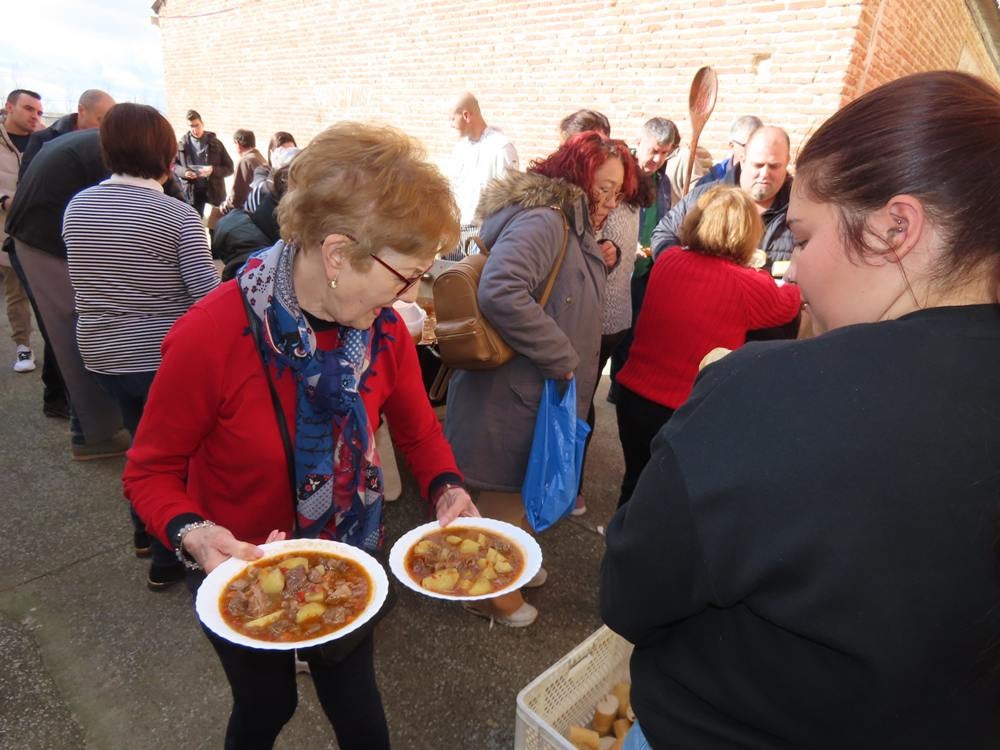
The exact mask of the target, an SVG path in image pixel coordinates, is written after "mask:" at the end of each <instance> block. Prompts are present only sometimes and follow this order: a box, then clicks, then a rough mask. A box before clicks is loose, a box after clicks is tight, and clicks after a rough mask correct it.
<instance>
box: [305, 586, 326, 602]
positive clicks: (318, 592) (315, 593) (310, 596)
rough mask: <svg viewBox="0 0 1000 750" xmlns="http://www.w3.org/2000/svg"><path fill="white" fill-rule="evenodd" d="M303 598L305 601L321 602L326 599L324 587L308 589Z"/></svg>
mask: <svg viewBox="0 0 1000 750" xmlns="http://www.w3.org/2000/svg"><path fill="white" fill-rule="evenodd" d="M303 598H304V599H305V600H306V601H307V602H321V601H323V600H324V599H326V589H324V588H323V587H322V586H319V587H317V588H316V589H310V590H309V591H307V592H306V595H305V596H304V597H303Z"/></svg>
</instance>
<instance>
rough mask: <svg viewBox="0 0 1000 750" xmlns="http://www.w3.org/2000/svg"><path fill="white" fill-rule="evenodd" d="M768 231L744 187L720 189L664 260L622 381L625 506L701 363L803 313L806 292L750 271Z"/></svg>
mask: <svg viewBox="0 0 1000 750" xmlns="http://www.w3.org/2000/svg"><path fill="white" fill-rule="evenodd" d="M762 234H763V225H762V224H761V220H760V216H759V214H758V213H757V209H756V207H755V205H754V203H753V201H751V200H750V198H749V197H748V196H747V195H746V194H745V193H744V192H743V191H742V190H740V189H739V188H730V187H718V188H714V189H712V190H709V191H708V192H706V193H705V194H704V195H703V196H701V198H699V200H698V204H697V206H696V207H695V208H694V209H692V210H691V211H690V212H689V213H688V215H687V217H686V218H685V220H684V225H683V227H682V228H681V241H682V242H684V246H683V247H672V248H669V249H667V250H666V251H664V252H663V253H662V254H661V255H660V257H659V258H657V260H656V263H655V264H654V266H653V270H652V271H651V273H650V276H649V286H648V288H647V292H646V298H645V299H644V300H643V303H642V310H641V311H640V313H639V319H638V321H637V322H636V324H635V338H634V340H633V342H632V348H631V349H630V350H629V357H628V362H626V364H625V366H624V367H623V368H622V370H621V371H620V372H619V373H618V376H617V378H616V381H617V383H618V385H619V387H620V391H619V393H620V395H619V396H618V399H617V402H616V409H617V412H618V437H619V439H620V440H621V444H622V452H623V453H624V456H625V476H624V477H623V479H622V490H621V496H620V497H619V498H618V507H621V506H622V505H623V504H625V503H626V502H628V499H629V498H630V497H631V496H632V491H633V490H634V489H635V485H636V482H637V481H638V480H639V474H640V473H642V470H643V468H644V467H645V466H646V462H647V461H649V444H650V442H651V441H652V439H653V438H654V437H655V436H656V433H657V432H659V431H660V428H661V427H663V425H664V424H666V423H667V420H668V419H670V417H671V416H672V415H673V413H674V410H675V409H677V407H679V406H680V405H681V404H682V403H684V401H685V400H687V397H688V395H689V394H690V393H691V388H692V387H693V386H694V379H695V376H696V375H697V374H698V363H699V362H701V360H702V358H703V357H704V356H705V355H706V354H708V353H709V352H710V351H711V350H712V349H715V348H716V347H724V348H726V349H735V348H737V347H739V346H741V345H742V344H743V343H744V342H745V341H746V334H747V331H750V330H753V329H755V328H769V327H771V326H778V325H783V324H785V323H788V322H789V321H791V320H793V319H794V318H795V316H796V315H798V312H799V308H800V306H801V299H800V297H799V290H798V287H796V286H794V285H791V284H789V285H786V286H782V287H779V286H778V285H777V284H775V282H774V280H773V279H772V278H771V277H770V276H769V275H768V274H767V273H765V272H763V271H757V270H754V269H752V268H748V267H747V266H748V264H749V263H750V259H751V258H752V257H753V253H754V249H755V248H756V247H757V243H758V242H759V241H760V238H761V235H762Z"/></svg>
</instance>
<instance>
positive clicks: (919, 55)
mask: <svg viewBox="0 0 1000 750" xmlns="http://www.w3.org/2000/svg"><path fill="white" fill-rule="evenodd" d="M937 69H961V70H967V71H968V72H970V73H975V74H976V75H980V76H983V77H984V78H987V79H989V80H991V81H992V82H993V83H994V84H996V85H1000V72H998V71H997V69H996V68H995V67H994V66H993V64H992V63H991V61H990V59H989V56H988V55H987V52H986V48H985V46H984V43H983V40H982V38H981V36H980V35H979V33H978V32H977V31H976V29H975V27H974V26H973V23H972V18H971V16H970V15H969V10H968V8H967V7H966V4H965V3H964V2H963V1H962V0H936V1H935V2H929V1H928V0H865V3H864V7H863V8H862V11H861V14H860V19H859V23H858V33H857V39H856V45H855V48H854V50H853V54H852V56H851V62H850V64H849V65H848V68H847V71H846V74H845V79H844V97H843V98H844V101H845V102H846V101H849V100H850V99H853V98H855V97H857V96H858V95H860V94H862V93H864V92H865V91H870V90H871V89H873V88H875V87H877V86H879V85H881V84H883V83H886V82H888V81H891V80H893V79H894V78H899V77H900V76H904V75H907V74H909V73H917V72H919V71H921V70H937Z"/></svg>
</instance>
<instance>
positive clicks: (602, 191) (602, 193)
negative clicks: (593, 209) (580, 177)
mask: <svg viewBox="0 0 1000 750" xmlns="http://www.w3.org/2000/svg"><path fill="white" fill-rule="evenodd" d="M595 192H596V193H597V197H598V198H599V199H600V201H601V202H602V203H603V202H604V201H606V200H607V199H608V198H610V199H611V200H612V201H614V204H615V205H616V206H617V205H618V204H619V203H621V202H622V198H623V197H624V194H623V193H622V191H621V190H619V191H618V192H616V193H612V192H611V190H610V189H609V188H606V187H600V186H599V187H598V188H597V189H596V190H595Z"/></svg>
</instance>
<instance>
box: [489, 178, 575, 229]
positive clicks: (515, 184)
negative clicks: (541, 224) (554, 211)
mask: <svg viewBox="0 0 1000 750" xmlns="http://www.w3.org/2000/svg"><path fill="white" fill-rule="evenodd" d="M513 205H519V206H522V207H524V208H545V207H546V206H556V207H558V208H559V209H560V210H562V212H563V214H564V215H565V216H566V220H567V221H568V222H569V224H570V227H572V229H573V231H575V232H576V234H577V235H578V236H580V237H582V236H583V235H584V233H586V232H587V231H588V230H589V229H590V218H589V216H588V214H587V200H586V196H585V195H584V192H583V190H581V189H580V188H579V187H578V186H577V185H574V184H573V183H571V182H567V181H566V180H562V179H555V178H552V177H546V176H545V175H540V174H536V173H534V172H507V174H506V175H504V176H503V177H501V178H498V179H495V180H490V182H489V183H488V184H487V185H486V187H485V188H484V189H483V194H482V197H481V198H480V199H479V207H478V208H477V209H476V217H477V220H478V221H480V222H482V221H483V220H484V219H485V218H486V217H487V216H492V215H493V214H495V213H498V212H499V211H501V210H502V209H504V208H507V207H508V206H513Z"/></svg>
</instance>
